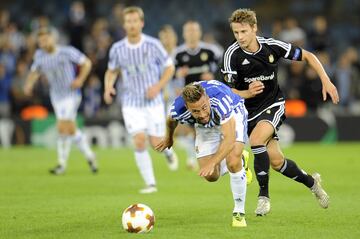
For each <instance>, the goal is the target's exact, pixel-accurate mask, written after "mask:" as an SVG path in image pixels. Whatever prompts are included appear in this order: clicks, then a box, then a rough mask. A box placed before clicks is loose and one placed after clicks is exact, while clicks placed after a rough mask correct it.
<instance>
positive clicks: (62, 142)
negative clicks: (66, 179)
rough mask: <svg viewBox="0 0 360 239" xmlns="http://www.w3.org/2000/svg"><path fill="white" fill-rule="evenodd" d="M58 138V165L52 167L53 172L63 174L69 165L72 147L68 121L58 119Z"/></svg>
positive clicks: (51, 171)
mask: <svg viewBox="0 0 360 239" xmlns="http://www.w3.org/2000/svg"><path fill="white" fill-rule="evenodd" d="M57 130H58V139H57V153H58V165H57V166H56V167H55V168H53V169H50V173H52V174H56V175H59V174H63V173H65V170H66V167H67V160H68V158H69V153H70V149H71V136H70V135H69V133H70V132H69V131H68V126H67V121H66V120H58V121H57Z"/></svg>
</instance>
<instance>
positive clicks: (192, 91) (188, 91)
mask: <svg viewBox="0 0 360 239" xmlns="http://www.w3.org/2000/svg"><path fill="white" fill-rule="evenodd" d="M204 95H206V93H205V90H204V88H203V87H202V86H201V85H200V84H189V85H187V86H185V87H184V89H183V91H182V93H181V96H182V97H183V99H184V100H185V103H194V102H197V101H199V100H200V98H201V97H202V96H204Z"/></svg>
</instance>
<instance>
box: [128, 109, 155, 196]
mask: <svg viewBox="0 0 360 239" xmlns="http://www.w3.org/2000/svg"><path fill="white" fill-rule="evenodd" d="M122 113H123V117H124V122H125V127H126V129H127V131H128V133H129V134H130V135H132V139H133V144H134V150H135V152H134V155H135V162H136V166H137V168H138V169H139V172H140V174H141V176H142V178H143V180H144V182H145V188H143V189H141V190H140V191H139V192H140V193H153V192H156V191H157V188H156V180H155V175H154V169H153V165H152V160H151V157H150V154H149V151H148V150H147V147H146V138H147V136H146V134H145V131H146V127H147V123H146V120H147V119H146V118H147V116H146V115H145V114H144V112H143V111H142V110H141V109H138V108H134V107H123V108H122Z"/></svg>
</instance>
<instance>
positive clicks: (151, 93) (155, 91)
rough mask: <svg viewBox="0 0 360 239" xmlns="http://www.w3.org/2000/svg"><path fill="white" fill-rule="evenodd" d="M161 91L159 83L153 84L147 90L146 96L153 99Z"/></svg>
mask: <svg viewBox="0 0 360 239" xmlns="http://www.w3.org/2000/svg"><path fill="white" fill-rule="evenodd" d="M160 91H161V88H160V86H159V85H158V84H155V85H152V86H150V87H149V88H148V90H147V92H146V98H147V99H149V100H152V99H154V98H155V97H156V96H157V95H158V94H159V92H160Z"/></svg>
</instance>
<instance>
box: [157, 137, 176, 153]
mask: <svg viewBox="0 0 360 239" xmlns="http://www.w3.org/2000/svg"><path fill="white" fill-rule="evenodd" d="M173 144H174V141H173V140H172V139H170V138H167V137H166V138H164V139H163V140H161V142H160V143H159V144H158V145H156V146H155V150H156V151H158V152H162V151H164V150H165V149H166V148H168V149H170V148H171V147H172V146H173Z"/></svg>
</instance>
